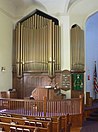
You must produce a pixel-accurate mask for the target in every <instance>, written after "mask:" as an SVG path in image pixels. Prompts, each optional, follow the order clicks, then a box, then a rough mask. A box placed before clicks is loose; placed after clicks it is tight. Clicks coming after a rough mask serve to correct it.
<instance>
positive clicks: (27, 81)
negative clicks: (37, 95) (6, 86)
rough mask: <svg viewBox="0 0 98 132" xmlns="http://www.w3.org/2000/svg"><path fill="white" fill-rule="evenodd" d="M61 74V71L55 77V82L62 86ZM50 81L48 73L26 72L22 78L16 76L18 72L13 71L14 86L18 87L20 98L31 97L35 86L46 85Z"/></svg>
mask: <svg viewBox="0 0 98 132" xmlns="http://www.w3.org/2000/svg"><path fill="white" fill-rule="evenodd" d="M61 75H62V74H61V72H58V73H56V76H55V78H54V79H53V84H55V83H57V84H58V85H59V87H61V86H62V84H61V79H62V78H61ZM50 83H51V80H50V78H49V77H48V73H39V72H37V73H24V76H23V78H20V79H19V78H17V77H16V73H13V88H15V89H16V91H17V93H18V95H17V97H18V98H24V97H29V96H30V95H31V93H32V91H33V90H34V89H35V88H37V87H45V86H47V85H50Z"/></svg>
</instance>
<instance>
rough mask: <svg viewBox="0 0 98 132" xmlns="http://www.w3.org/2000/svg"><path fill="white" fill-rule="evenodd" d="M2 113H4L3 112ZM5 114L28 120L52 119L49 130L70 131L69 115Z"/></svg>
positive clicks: (45, 120) (52, 131)
mask: <svg viewBox="0 0 98 132" xmlns="http://www.w3.org/2000/svg"><path fill="white" fill-rule="evenodd" d="M3 114H4V113H3ZM5 116H12V117H14V118H23V119H28V120H34V121H35V120H38V121H44V122H47V121H52V124H51V126H52V130H51V132H54V131H55V132H60V131H62V132H70V127H71V124H70V123H69V115H65V116H54V117H36V116H23V115H20V114H11V115H9V114H5Z"/></svg>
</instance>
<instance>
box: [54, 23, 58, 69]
mask: <svg viewBox="0 0 98 132" xmlns="http://www.w3.org/2000/svg"><path fill="white" fill-rule="evenodd" d="M54 38H55V42H54V45H55V49H54V50H55V70H57V30H56V25H55V26H54Z"/></svg>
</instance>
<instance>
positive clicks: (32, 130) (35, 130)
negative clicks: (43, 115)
mask: <svg viewBox="0 0 98 132" xmlns="http://www.w3.org/2000/svg"><path fill="white" fill-rule="evenodd" d="M0 127H1V128H2V130H3V131H5V132H10V130H11V129H12V128H15V129H19V128H20V129H21V130H30V132H43V131H40V128H38V127H34V126H26V125H17V124H15V125H14V124H13V125H12V124H10V123H6V122H0Z"/></svg>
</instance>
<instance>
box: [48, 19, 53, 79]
mask: <svg viewBox="0 0 98 132" xmlns="http://www.w3.org/2000/svg"><path fill="white" fill-rule="evenodd" d="M48 49H49V52H48V75H49V77H50V78H51V79H53V78H54V68H53V55H52V51H53V48H52V20H49V22H48Z"/></svg>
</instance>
